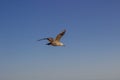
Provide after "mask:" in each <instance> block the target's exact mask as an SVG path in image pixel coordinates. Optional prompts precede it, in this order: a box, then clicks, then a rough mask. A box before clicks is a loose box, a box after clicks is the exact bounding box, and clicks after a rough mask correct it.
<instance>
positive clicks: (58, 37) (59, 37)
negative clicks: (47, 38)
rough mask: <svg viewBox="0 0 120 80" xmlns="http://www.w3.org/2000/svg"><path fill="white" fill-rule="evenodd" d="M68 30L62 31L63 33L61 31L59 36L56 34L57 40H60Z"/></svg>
mask: <svg viewBox="0 0 120 80" xmlns="http://www.w3.org/2000/svg"><path fill="white" fill-rule="evenodd" d="M65 32H66V30H64V31H62V32H61V33H59V34H58V35H57V36H56V39H55V40H56V41H60V39H61V37H62V36H63V35H64V34H65Z"/></svg>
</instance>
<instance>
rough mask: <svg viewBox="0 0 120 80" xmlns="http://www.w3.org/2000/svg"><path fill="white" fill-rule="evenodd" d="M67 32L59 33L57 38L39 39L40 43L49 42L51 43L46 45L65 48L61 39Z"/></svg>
mask: <svg viewBox="0 0 120 80" xmlns="http://www.w3.org/2000/svg"><path fill="white" fill-rule="evenodd" d="M65 32H66V30H64V31H62V32H61V33H59V34H58V35H57V36H56V38H55V39H54V38H52V37H48V38H43V39H39V40H38V41H41V40H48V41H49V43H47V44H46V45H52V46H64V44H63V43H62V42H60V39H61V38H62V36H63V35H64V34H65Z"/></svg>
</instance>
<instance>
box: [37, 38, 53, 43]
mask: <svg viewBox="0 0 120 80" xmlns="http://www.w3.org/2000/svg"><path fill="white" fill-rule="evenodd" d="M41 40H48V41H49V42H52V41H53V38H51V37H50V38H42V39H39V40H37V41H41Z"/></svg>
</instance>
